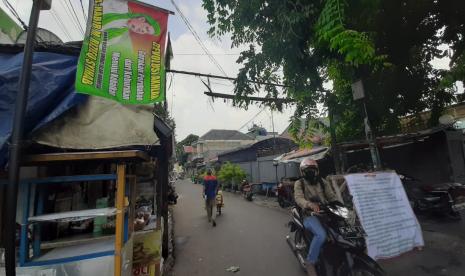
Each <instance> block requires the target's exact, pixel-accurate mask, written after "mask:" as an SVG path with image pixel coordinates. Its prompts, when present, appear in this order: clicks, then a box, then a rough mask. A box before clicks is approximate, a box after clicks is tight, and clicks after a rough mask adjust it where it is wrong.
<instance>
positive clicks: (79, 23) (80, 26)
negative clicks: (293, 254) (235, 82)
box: [68, 0, 86, 35]
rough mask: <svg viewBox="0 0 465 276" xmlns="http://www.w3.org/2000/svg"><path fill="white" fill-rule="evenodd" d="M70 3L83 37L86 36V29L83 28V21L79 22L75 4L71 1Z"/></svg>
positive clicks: (69, 0)
mask: <svg viewBox="0 0 465 276" xmlns="http://www.w3.org/2000/svg"><path fill="white" fill-rule="evenodd" d="M68 3H69V6H70V9H71V11H72V12H73V15H74V18H75V19H76V21H77V22H78V25H79V29H80V30H81V32H82V35H84V33H85V31H84V28H83V27H82V25H81V21H80V20H79V17H78V16H77V13H76V10H75V9H74V6H73V3H72V2H71V0H68ZM85 25H86V22H84V26H85Z"/></svg>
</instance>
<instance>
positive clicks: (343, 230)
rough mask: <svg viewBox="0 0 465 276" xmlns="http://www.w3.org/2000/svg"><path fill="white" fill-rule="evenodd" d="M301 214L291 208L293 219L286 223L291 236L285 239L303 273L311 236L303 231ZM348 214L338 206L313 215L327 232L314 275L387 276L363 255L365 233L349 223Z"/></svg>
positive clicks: (330, 206) (346, 209) (297, 208)
mask: <svg viewBox="0 0 465 276" xmlns="http://www.w3.org/2000/svg"><path fill="white" fill-rule="evenodd" d="M301 211H302V210H301V209H300V208H299V207H297V206H295V207H293V208H292V220H291V221H290V222H289V227H290V232H291V233H290V234H289V235H288V236H287V237H286V240H287V242H288V244H289V246H290V247H291V249H292V251H293V252H294V254H295V255H296V257H297V259H298V260H299V262H300V264H301V266H302V268H303V269H304V270H305V257H306V256H307V254H308V251H309V247H310V243H311V241H312V237H313V235H312V233H311V232H310V231H307V230H306V229H305V227H304V224H303V217H302V212H301ZM349 214H350V212H349V209H348V208H346V207H344V206H342V204H338V203H331V204H326V205H321V206H320V212H319V213H318V214H314V215H317V216H318V218H319V219H320V222H321V224H322V225H323V227H324V228H325V230H326V231H327V241H326V242H325V244H324V245H323V247H322V249H321V252H320V256H319V259H318V261H317V263H316V264H315V269H316V271H317V274H318V275H320V276H333V275H334V276H347V275H354V276H355V275H357V276H358V275H373V276H380V275H386V273H385V272H384V270H383V269H382V268H381V266H380V265H379V264H378V263H377V262H376V261H375V260H373V259H372V258H370V257H369V256H368V255H366V253H365V251H366V244H365V236H366V234H365V232H364V231H363V229H362V227H361V226H360V225H357V224H356V223H352V224H351V223H349V221H350V215H349ZM291 236H293V237H291Z"/></svg>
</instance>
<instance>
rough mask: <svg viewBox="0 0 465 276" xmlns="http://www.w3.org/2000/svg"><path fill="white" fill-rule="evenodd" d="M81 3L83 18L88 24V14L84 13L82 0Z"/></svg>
mask: <svg viewBox="0 0 465 276" xmlns="http://www.w3.org/2000/svg"><path fill="white" fill-rule="evenodd" d="M79 2H81V10H82V16H84V19H85V20H86V22H87V15H86V12H85V11H84V5H83V4H82V0H80V1H79Z"/></svg>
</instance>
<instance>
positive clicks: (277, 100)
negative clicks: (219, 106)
mask: <svg viewBox="0 0 465 276" xmlns="http://www.w3.org/2000/svg"><path fill="white" fill-rule="evenodd" d="M203 94H205V95H207V96H210V97H213V98H222V99H230V100H234V99H244V100H248V101H252V102H268V103H276V104H290V103H294V102H295V100H294V99H286V98H263V97H248V96H239V97H237V96H235V95H231V94H222V93H214V92H203Z"/></svg>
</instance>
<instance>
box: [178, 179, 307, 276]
mask: <svg viewBox="0 0 465 276" xmlns="http://www.w3.org/2000/svg"><path fill="white" fill-rule="evenodd" d="M176 191H177V192H178V193H179V200H178V204H177V205H176V207H175V209H174V220H175V239H176V248H175V257H176V262H175V266H174V275H176V276H190V275H202V276H221V275H233V274H235V275H267V276H273V275H276V276H278V275H279V276H282V275H286V276H304V275H305V273H304V272H303V271H302V270H301V268H300V267H299V264H298V261H297V259H296V258H295V257H294V255H293V254H292V252H291V250H290V248H289V246H288V245H287V243H286V240H285V236H286V234H287V227H286V223H287V222H288V220H289V215H288V214H287V213H286V212H284V211H282V210H277V209H272V208H267V207H263V206H259V205H257V204H254V203H253V202H247V201H245V200H244V199H243V198H242V197H240V196H238V195H233V194H230V193H224V201H225V208H224V213H223V214H222V215H221V216H220V217H218V218H217V223H218V225H217V227H215V228H214V227H212V226H211V224H208V222H207V218H206V211H205V210H204V208H203V199H202V197H201V192H202V187H201V185H198V184H192V183H191V182H190V181H178V182H177V184H176ZM231 266H238V267H239V268H240V271H239V272H237V273H232V272H227V271H226V269H227V268H229V267H231Z"/></svg>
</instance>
